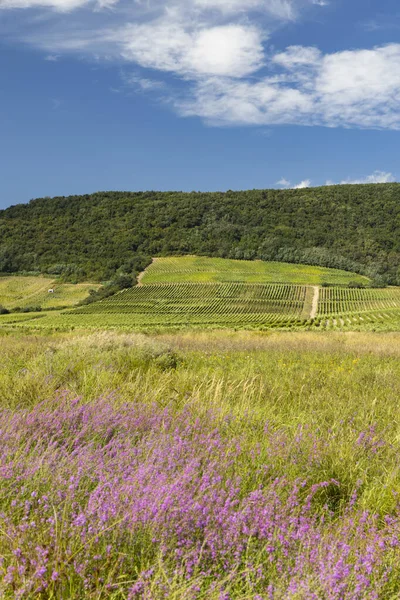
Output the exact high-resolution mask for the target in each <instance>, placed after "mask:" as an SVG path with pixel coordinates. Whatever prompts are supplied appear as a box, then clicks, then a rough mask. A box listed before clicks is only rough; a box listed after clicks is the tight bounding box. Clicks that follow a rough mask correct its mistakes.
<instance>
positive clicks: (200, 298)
mask: <svg viewBox="0 0 400 600" xmlns="http://www.w3.org/2000/svg"><path fill="white" fill-rule="evenodd" d="M280 278H282V279H285V278H286V279H287V281H286V282H285V283H279V281H277V282H273V283H272V282H271V283H268V279H276V280H279V279H280ZM357 278H358V279H357ZM321 279H323V280H324V282H325V284H324V285H319V284H315V283H313V282H315V281H316V280H317V281H321ZM346 279H347V280H351V281H354V282H358V283H361V282H363V281H367V280H366V278H364V277H362V276H357V275H354V274H353V273H347V272H342V271H335V270H334V269H321V268H319V267H309V266H307V265H293V264H290V265H289V264H284V263H263V262H261V261H253V262H251V261H239V260H226V259H222V258H211V259H210V258H205V257H195V256H187V257H167V258H158V259H155V260H154V261H153V262H152V264H151V265H150V266H149V267H148V268H147V269H146V271H144V273H142V275H141V276H140V278H139V285H138V286H136V287H133V288H130V289H125V290H123V291H121V292H118V293H117V294H115V295H113V296H109V297H108V298H105V299H103V300H99V301H97V302H93V303H91V304H87V305H82V306H79V307H76V308H72V306H73V304H76V303H77V302H78V301H79V300H81V299H82V298H83V297H85V296H86V295H87V293H88V290H89V289H90V287H93V286H91V284H80V285H72V284H59V285H58V284H57V282H54V281H53V280H50V279H46V278H39V277H4V278H2V279H0V304H3V305H5V306H6V307H7V308H13V307H16V306H19V307H22V309H23V307H24V306H29V307H31V308H35V307H36V306H37V307H40V309H41V312H35V311H34V310H33V311H31V312H29V313H27V314H25V313H16V312H11V313H10V314H8V315H0V326H4V327H26V328H35V329H45V328H49V329H60V330H69V329H72V328H77V329H126V330H142V331H145V330H154V329H163V328H176V329H178V328H185V327H188V328H191V327H195V328H231V329H259V330H263V329H272V328H284V329H296V328H311V329H324V330H325V329H347V330H368V329H373V330H400V288H395V287H391V288H385V289H373V288H357V287H349V286H348V281H347V285H344V284H343V281H344V280H346ZM328 280H329V281H330V282H335V285H333V284H332V283H330V284H329V285H326V281H328ZM294 281H302V282H303V283H302V284H301V285H300V284H296V283H294ZM339 283H341V285H339ZM51 286H54V294H49V293H48V288H49V287H51ZM50 308H51V309H52V310H51V311H49V312H46V309H50ZM57 309H58V310H57Z"/></svg>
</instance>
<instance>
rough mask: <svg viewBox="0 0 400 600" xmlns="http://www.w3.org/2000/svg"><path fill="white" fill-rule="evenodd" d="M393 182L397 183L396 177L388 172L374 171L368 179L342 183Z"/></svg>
mask: <svg viewBox="0 0 400 600" xmlns="http://www.w3.org/2000/svg"><path fill="white" fill-rule="evenodd" d="M393 181H395V177H394V176H393V174H392V173H387V172H386V171H374V172H373V173H372V174H371V175H367V176H366V177H361V178H360V179H350V178H349V179H345V180H343V181H341V182H340V183H341V184H346V183H392V182H393ZM331 185H332V183H331Z"/></svg>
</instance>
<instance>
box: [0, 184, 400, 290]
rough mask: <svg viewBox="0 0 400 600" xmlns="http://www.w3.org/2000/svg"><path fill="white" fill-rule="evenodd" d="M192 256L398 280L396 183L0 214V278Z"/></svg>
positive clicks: (399, 194)
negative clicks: (271, 262) (287, 264)
mask: <svg viewBox="0 0 400 600" xmlns="http://www.w3.org/2000/svg"><path fill="white" fill-rule="evenodd" d="M173 254H180V255H182V254H199V255H207V256H220V257H224V258H238V259H246V260H253V259H263V260H277V261H285V262H294V263H305V264H315V265H320V266H324V267H334V268H339V269H346V270H351V271H357V272H359V273H362V274H366V275H369V276H372V277H376V278H378V279H379V278H381V279H384V280H385V281H387V282H388V283H391V284H400V267H399V265H400V184H394V183H390V184H378V185H340V186H330V187H320V188H308V189H300V190H251V191H244V192H232V191H228V192H226V193H219V192H218V193H200V192H192V193H183V192H137V193H130V192H99V193H95V194H90V195H84V196H70V197H68V198H66V197H57V198H40V199H37V200H31V201H30V202H29V204H19V205H16V206H11V207H10V208H7V209H6V210H2V211H0V272H4V273H13V272H28V271H29V272H32V271H35V272H42V273H48V274H51V275H60V276H62V277H63V278H64V279H69V280H72V281H74V280H75V281H79V280H84V279H93V280H109V279H112V278H113V277H114V276H115V274H132V273H135V272H137V271H138V270H140V269H141V268H142V267H143V266H145V265H146V264H147V263H148V261H149V257H151V256H162V255H173Z"/></svg>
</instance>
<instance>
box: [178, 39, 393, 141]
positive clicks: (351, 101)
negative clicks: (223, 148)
mask: <svg viewBox="0 0 400 600" xmlns="http://www.w3.org/2000/svg"><path fill="white" fill-rule="evenodd" d="M268 66H269V72H268V73H267V74H266V75H264V76H263V75H261V76H260V77H259V78H258V79H257V80H248V79H241V80H238V81H234V80H232V79H229V80H227V79H215V78H213V79H212V78H210V79H208V80H204V79H203V80H201V81H199V82H197V83H196V85H195V86H194V88H193V89H192V90H191V94H190V95H189V97H187V98H186V99H185V101H183V102H182V101H177V102H176V107H177V109H178V110H179V111H180V112H181V113H182V114H183V115H198V116H200V117H203V118H204V119H206V120H207V121H210V122H211V123H214V124H220V125H234V124H240V125H245V124H247V125H274V124H275V125H277V124H283V123H284V124H298V125H308V126H310V125H319V126H327V127H359V128H385V129H400V100H399V98H400V44H390V45H387V46H381V47H376V48H373V49H368V50H349V51H344V52H337V53H333V54H327V55H323V54H322V53H321V52H320V51H319V50H318V49H316V48H304V47H297V46H296V47H290V48H288V49H287V50H285V51H284V52H279V53H276V54H275V55H273V56H271V57H269V63H268Z"/></svg>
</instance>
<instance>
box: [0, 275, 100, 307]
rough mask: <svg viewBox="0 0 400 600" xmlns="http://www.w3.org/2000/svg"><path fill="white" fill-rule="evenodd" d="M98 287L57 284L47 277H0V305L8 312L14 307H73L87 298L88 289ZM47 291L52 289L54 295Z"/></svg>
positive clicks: (81, 284) (96, 286) (83, 284)
mask: <svg viewBox="0 0 400 600" xmlns="http://www.w3.org/2000/svg"><path fill="white" fill-rule="evenodd" d="M98 287H99V286H98V285H97V284H92V283H80V284H77V285H74V284H68V283H59V282H58V281H57V280H54V279H50V278H47V277H24V276H11V277H0V305H2V306H4V307H5V308H7V309H9V310H10V309H15V308H16V307H20V308H26V307H40V308H42V309H46V308H58V307H65V306H74V305H75V304H77V303H78V302H80V301H81V300H83V299H84V298H86V297H87V295H88V293H89V290H90V289H97V288H98ZM49 289H53V290H54V293H49V291H48V290H49Z"/></svg>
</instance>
